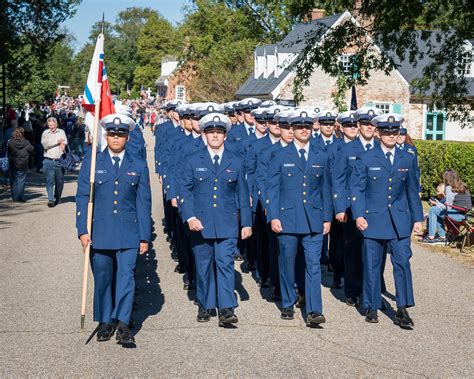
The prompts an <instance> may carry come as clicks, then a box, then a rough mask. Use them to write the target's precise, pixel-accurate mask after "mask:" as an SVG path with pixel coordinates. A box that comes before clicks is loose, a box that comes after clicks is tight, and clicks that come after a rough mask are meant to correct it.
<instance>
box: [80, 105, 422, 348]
mask: <svg viewBox="0 0 474 379" xmlns="http://www.w3.org/2000/svg"><path fill="white" fill-rule="evenodd" d="M164 108H165V110H166V113H167V117H168V118H167V120H165V121H164V122H163V123H161V124H158V125H157V126H156V129H155V130H154V135H155V147H154V156H155V167H154V171H155V173H156V174H157V175H158V179H159V181H160V183H161V184H162V194H160V195H158V194H152V193H151V191H150V182H149V174H148V168H147V166H146V156H145V155H144V154H143V151H144V149H143V143H144V142H143V136H142V135H141V131H140V130H139V129H140V128H135V125H136V124H135V121H134V120H133V115H132V113H131V110H130V109H127V107H121V108H120V109H118V110H116V112H117V113H116V114H112V115H109V116H107V117H106V118H104V119H103V120H102V121H101V125H102V126H103V128H104V131H105V133H106V143H104V144H103V148H101V149H100V150H101V151H99V152H98V155H97V166H96V170H95V184H94V185H93V186H91V185H90V183H89V179H88V175H89V170H90V164H89V163H88V160H89V161H90V156H91V153H90V151H89V152H88V154H86V159H85V161H84V163H83V166H82V168H81V172H80V175H79V184H78V192H77V217H76V218H77V229H78V236H79V238H80V240H81V243H82V245H83V247H84V248H86V247H87V246H88V245H89V244H91V245H92V247H93V249H92V257H91V263H92V270H93V274H94V281H95V286H94V287H95V289H94V320H95V321H97V322H99V328H98V334H97V338H98V340H99V341H106V340H109V339H110V338H111V337H112V336H113V335H114V334H115V332H117V333H116V337H117V339H118V340H119V342H120V343H121V344H122V345H123V346H127V345H130V344H134V343H135V340H134V337H133V333H132V332H131V331H130V328H129V324H130V320H131V314H132V305H133V293H134V289H135V280H134V269H135V262H136V257H137V254H138V253H140V254H143V253H145V252H146V251H147V250H148V243H150V242H151V198H152V196H153V197H154V198H155V199H156V198H158V197H161V196H162V198H163V206H164V214H165V218H164V222H163V226H164V230H165V232H166V233H167V235H168V241H169V242H170V244H171V247H172V257H173V259H175V260H176V261H177V266H176V272H179V273H181V274H183V288H184V289H185V290H189V289H193V288H195V290H196V297H195V300H194V302H195V304H196V305H197V321H198V322H208V321H210V320H211V318H212V317H213V316H217V318H218V324H219V326H222V327H226V326H230V325H231V324H235V323H237V322H238V317H237V315H236V308H237V307H238V302H237V297H236V294H235V284H234V281H235V274H234V273H235V269H234V264H235V262H236V261H243V260H245V263H244V264H245V266H246V268H247V269H248V270H249V271H255V278H256V280H257V283H258V285H259V286H260V287H262V288H268V287H271V288H272V295H271V298H272V300H273V301H275V302H278V303H280V302H281V307H280V310H281V314H280V317H281V318H282V319H284V320H292V319H293V318H294V312H295V307H299V308H304V309H305V314H306V315H307V317H306V323H307V324H308V325H309V326H317V325H319V324H322V323H324V322H325V321H326V317H325V315H324V313H323V304H322V298H321V265H329V269H330V270H331V271H332V272H333V274H334V277H333V284H332V287H333V288H340V287H341V286H342V285H343V290H344V294H345V297H346V303H347V304H348V305H349V306H357V307H361V308H363V309H364V311H365V320H366V321H367V322H370V323H376V322H378V318H377V310H378V309H380V308H382V296H381V295H382V292H383V291H385V289H384V286H385V285H384V281H383V272H384V266H385V258H386V255H387V253H389V255H390V259H391V262H392V264H393V273H394V280H395V288H396V303H397V308H398V309H397V312H396V316H395V323H396V324H397V325H399V326H400V327H402V328H406V329H410V328H413V327H414V323H413V320H412V319H411V318H410V315H409V314H408V311H407V309H408V308H409V307H412V306H414V305H415V303H414V296H413V286H412V277H411V269H410V257H411V247H410V236H411V233H412V231H413V229H415V231H420V230H421V221H422V220H423V212H422V206H421V201H420V197H419V169H418V164H417V157H416V151H414V150H413V149H411V146H408V145H397V140H398V138H399V135H400V134H401V133H402V134H403V133H404V132H406V130H404V128H403V127H402V123H403V118H402V117H401V116H400V115H398V114H390V113H389V114H382V112H381V111H380V110H379V109H377V108H372V107H363V108H361V109H358V110H356V111H347V112H344V113H341V114H337V113H335V112H334V111H331V110H326V109H323V108H322V107H318V106H305V107H297V108H293V107H288V106H284V105H278V104H276V103H274V102H273V101H263V102H262V101H261V100H259V99H254V98H248V99H244V100H242V101H239V102H231V103H226V104H216V103H193V104H184V103H182V102H180V101H170V102H168V103H166V104H165V105H164ZM132 130H133V132H132ZM132 133H133V134H135V136H134V137H132ZM127 141H128V142H127ZM133 141H134V142H133ZM91 191H94V194H95V200H96V201H95V204H96V206H95V208H94V212H93V230H92V233H90V232H89V231H88V230H87V228H86V218H87V212H88V209H87V199H88V198H89V196H90V192H91Z"/></svg>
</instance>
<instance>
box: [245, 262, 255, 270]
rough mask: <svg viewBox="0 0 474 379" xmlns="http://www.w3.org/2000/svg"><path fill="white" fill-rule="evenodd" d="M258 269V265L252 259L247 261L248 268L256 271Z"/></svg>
mask: <svg viewBox="0 0 474 379" xmlns="http://www.w3.org/2000/svg"><path fill="white" fill-rule="evenodd" d="M256 269H257V266H256V265H255V262H252V261H249V262H247V270H249V271H255V270H256Z"/></svg>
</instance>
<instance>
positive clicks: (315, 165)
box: [311, 164, 324, 168]
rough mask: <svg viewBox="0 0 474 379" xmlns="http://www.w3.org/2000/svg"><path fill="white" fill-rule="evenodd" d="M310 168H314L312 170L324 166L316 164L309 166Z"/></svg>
mask: <svg viewBox="0 0 474 379" xmlns="http://www.w3.org/2000/svg"><path fill="white" fill-rule="evenodd" d="M311 167H314V168H323V167H324V166H321V165H318V164H313V165H311Z"/></svg>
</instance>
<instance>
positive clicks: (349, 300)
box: [346, 297, 359, 307]
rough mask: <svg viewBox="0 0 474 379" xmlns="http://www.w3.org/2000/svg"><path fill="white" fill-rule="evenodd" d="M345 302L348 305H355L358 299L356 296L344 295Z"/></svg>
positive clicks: (357, 303)
mask: <svg viewBox="0 0 474 379" xmlns="http://www.w3.org/2000/svg"><path fill="white" fill-rule="evenodd" d="M346 304H347V305H348V306H349V307H357V306H358V305H359V300H358V299H357V297H346Z"/></svg>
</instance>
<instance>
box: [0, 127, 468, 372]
mask: <svg viewBox="0 0 474 379" xmlns="http://www.w3.org/2000/svg"><path fill="white" fill-rule="evenodd" d="M146 139H147V141H150V142H151V138H150V135H149V132H147V135H146ZM148 150H149V151H148V154H149V156H150V158H152V154H153V152H152V151H151V149H148ZM150 163H151V160H150ZM150 167H151V164H150ZM32 179H34V180H33V183H35V184H34V185H33V186H31V187H29V191H28V197H29V199H30V200H29V201H28V202H27V203H25V204H12V203H11V202H9V201H8V200H6V199H5V197H6V195H7V194H6V193H5V192H3V193H0V283H1V287H2V288H1V292H0V336H1V339H2V343H1V344H0V362H1V364H0V376H1V377H5V376H10V377H11V376H15V377H17V376H26V375H34V376H46V375H48V376H59V375H61V376H66V375H67V376H99V375H100V376H121V377H123V376H132V375H133V376H148V377H159V376H161V377H172V376H178V377H184V376H187V377H189V376H190V375H192V376H224V375H225V376H227V377H258V376H262V377H321V376H331V377H335V376H342V375H344V376H349V377H361V376H377V377H405V376H410V377H411V376H423V377H468V376H472V375H473V372H474V367H473V366H474V365H473V341H474V338H473V337H474V336H473V330H474V323H473V303H474V296H473V290H472V288H473V284H474V283H473V270H472V268H470V267H468V266H465V265H462V264H461V263H459V262H456V261H454V260H452V259H450V258H448V257H445V256H442V255H438V254H432V253H429V252H427V251H425V250H422V249H421V248H419V247H416V248H415V249H414V256H413V259H412V267H413V274H414V285H415V291H416V293H415V295H416V301H417V307H415V308H414V309H413V310H412V311H411V315H412V317H413V318H414V320H415V323H416V329H415V330H413V331H404V330H401V329H399V328H398V327H396V326H394V325H393V324H392V320H391V317H393V314H394V312H393V310H391V309H390V310H389V311H388V312H387V313H386V315H381V317H380V323H379V324H377V325H372V324H367V323H366V322H365V321H364V318H363V317H362V316H361V315H360V314H359V313H358V311H357V310H356V309H354V308H349V307H348V306H346V305H345V304H344V303H343V302H342V301H341V299H342V297H343V294H342V292H341V291H331V290H330V289H329V288H328V285H329V284H330V283H331V276H330V274H327V273H324V275H323V280H324V285H325V287H324V289H323V301H324V307H325V309H324V314H325V315H326V318H327V323H326V324H324V328H322V329H311V328H308V327H306V326H305V323H304V320H303V318H302V316H301V315H297V317H296V318H295V320H293V321H282V320H280V318H279V311H278V309H277V307H276V305H275V304H274V303H272V302H269V301H267V300H266V299H267V298H268V297H269V295H270V294H269V293H268V292H267V291H266V290H264V291H261V290H259V288H258V287H257V285H256V284H255V282H254V280H253V279H252V277H251V275H250V274H248V273H245V272H243V270H242V268H241V267H240V264H237V265H236V270H237V276H236V278H237V291H238V294H239V298H240V307H239V308H238V309H237V315H238V316H239V320H240V322H239V324H237V325H238V327H237V328H236V329H232V330H230V329H221V328H218V327H217V320H215V319H213V320H212V321H211V322H209V323H206V324H198V323H197V322H196V321H195V317H196V311H197V310H196V307H195V306H194V305H193V303H192V301H190V298H191V297H192V294H188V293H186V291H184V290H183V289H182V282H181V280H182V279H181V276H180V275H178V274H176V273H174V272H173V271H174V267H175V263H174V262H173V261H172V260H171V258H170V252H169V249H168V246H167V244H166V242H165V239H164V236H163V233H162V230H161V228H160V227H159V226H160V225H161V218H162V207H161V200H160V195H159V194H160V192H161V189H160V186H159V183H158V181H157V179H156V177H153V178H152V190H153V193H154V199H153V200H154V203H153V218H154V220H155V226H156V230H155V233H156V238H155V240H154V242H153V250H152V251H151V252H150V254H148V256H146V257H141V258H140V260H139V269H138V275H139V277H140V278H141V279H140V282H139V285H140V293H139V297H138V300H139V304H140V309H139V311H137V312H136V313H135V319H137V322H138V324H139V326H138V329H139V330H138V332H137V335H136V339H137V344H138V348H136V349H123V348H121V347H120V346H118V345H116V344H115V342H112V341H110V342H107V343H101V344H99V343H97V342H96V341H95V339H92V340H91V341H90V343H88V344H87V345H86V340H87V338H88V337H89V335H90V333H91V332H92V331H93V330H94V328H95V325H94V323H93V322H92V320H91V304H92V297H91V296H90V295H91V293H92V291H89V303H88V315H87V323H86V333H83V332H81V331H80V296H81V280H82V253H81V248H80V245H79V242H78V240H77V238H76V234H75V228H74V194H75V191H76V184H75V180H74V176H70V177H68V182H67V184H66V186H65V190H64V201H63V203H62V204H60V205H59V206H58V207H56V208H54V209H50V208H47V206H46V197H45V191H44V187H43V185H42V182H41V180H42V178H41V177H39V176H34V177H32ZM389 266H390V265H389ZM386 278H387V279H388V280H387V285H388V289H389V291H390V292H391V293H394V289H393V280H392V278H391V275H390V273H389V272H387V274H386ZM89 288H92V282H91V284H90V287H89ZM386 300H387V302H388V304H389V305H390V306H391V307H394V306H395V304H394V299H393V297H392V298H388V297H387V298H386Z"/></svg>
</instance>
